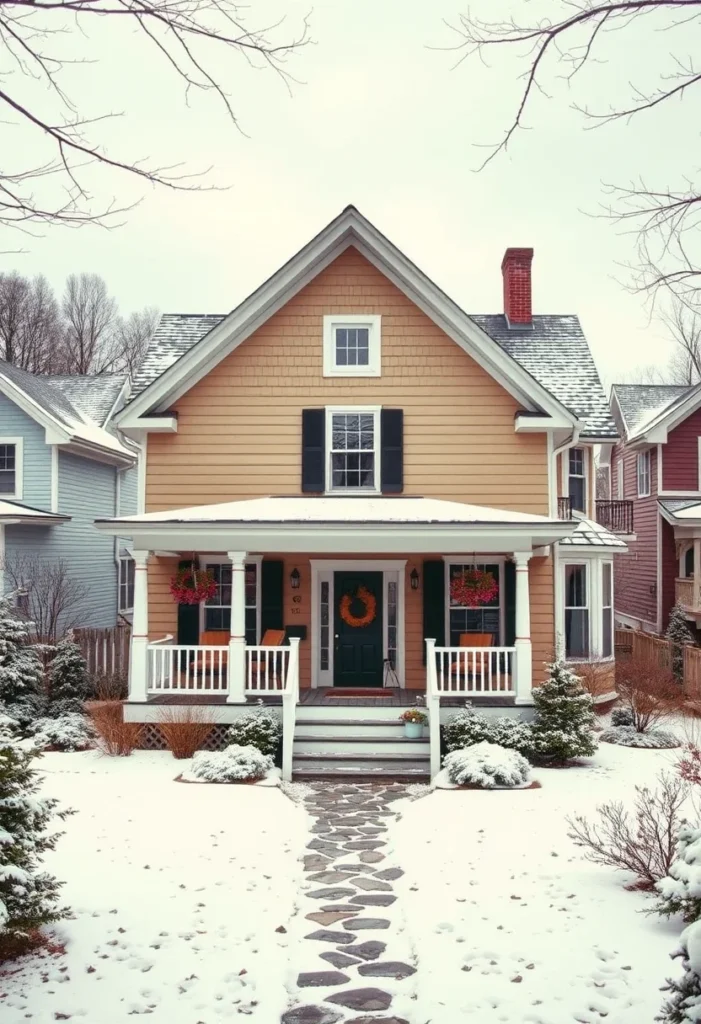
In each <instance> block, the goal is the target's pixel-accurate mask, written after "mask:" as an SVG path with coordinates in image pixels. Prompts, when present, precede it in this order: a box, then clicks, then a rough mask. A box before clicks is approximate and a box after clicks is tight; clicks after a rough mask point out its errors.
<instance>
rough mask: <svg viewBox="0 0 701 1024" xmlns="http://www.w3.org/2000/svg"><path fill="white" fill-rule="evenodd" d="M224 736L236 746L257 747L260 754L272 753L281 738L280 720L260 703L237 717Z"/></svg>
mask: <svg viewBox="0 0 701 1024" xmlns="http://www.w3.org/2000/svg"><path fill="white" fill-rule="evenodd" d="M226 738H227V740H228V741H229V743H231V744H234V745H236V746H239V747H249V746H251V747H257V749H258V750H260V752H261V754H272V755H274V754H275V752H276V751H277V749H278V746H279V744H280V740H281V739H282V722H281V721H280V717H279V715H277V714H276V713H275V711H272V710H271V709H270V708H266V707H265V706H264V705H262V704H261V705H260V706H259V707H257V708H256V709H255V710H254V711H251V712H247V713H246V714H244V715H241V717H240V718H237V719H236V721H235V722H234V724H233V725H232V726H231V728H230V729H229V731H228V733H227V736H226Z"/></svg>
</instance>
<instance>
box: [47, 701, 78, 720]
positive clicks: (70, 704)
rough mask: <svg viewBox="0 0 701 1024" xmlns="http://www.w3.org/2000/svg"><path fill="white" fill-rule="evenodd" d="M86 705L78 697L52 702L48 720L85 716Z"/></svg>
mask: <svg viewBox="0 0 701 1024" xmlns="http://www.w3.org/2000/svg"><path fill="white" fill-rule="evenodd" d="M84 714H85V704H84V703H83V701H82V700H79V699H78V698H77V697H62V698H61V700H52V701H50V703H49V706H48V707H47V709H46V717H47V718H63V716H64V715H84Z"/></svg>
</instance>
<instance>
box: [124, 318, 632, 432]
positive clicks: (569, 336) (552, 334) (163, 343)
mask: <svg viewBox="0 0 701 1024" xmlns="http://www.w3.org/2000/svg"><path fill="white" fill-rule="evenodd" d="M468 316H469V317H470V319H471V320H472V321H474V323H475V324H477V326H478V327H480V328H481V329H482V330H483V331H484V332H485V333H486V334H488V335H489V336H490V337H491V338H492V339H493V340H494V341H495V342H496V343H497V344H498V345H499V347H500V348H502V349H503V350H504V351H505V352H506V353H507V354H508V355H510V356H511V357H512V358H513V359H515V360H516V362H517V363H519V364H520V365H521V366H522V367H523V369H525V370H526V371H527V372H528V373H529V374H530V375H531V376H532V377H533V378H534V379H535V380H536V381H538V383H539V384H541V385H542V386H543V387H544V388H546V390H547V391H548V392H549V393H550V394H551V395H552V396H553V397H554V398H556V399H557V400H558V401H559V402H561V403H562V405H564V406H566V408H567V409H569V410H570V412H572V413H574V415H575V416H577V417H578V418H579V419H581V420H582V421H583V422H584V424H585V426H584V428H583V430H582V432H581V437H582V438H587V437H592V438H599V439H607V438H611V439H613V440H615V439H616V438H617V437H618V430H617V428H616V424H615V423H614V420H613V417H612V416H611V411H610V409H609V404H608V401H607V399H606V395H605V393H604V389H603V387H602V385H601V381H600V379H599V374H598V371H597V369H596V366H595V364H594V360H593V359H592V356H591V352H590V351H589V345H588V344H587V340H586V338H585V337H584V334H583V332H582V328H581V325H580V323H579V320H578V318H577V317H576V316H534V317H533V325H532V328H529V329H528V330H523V329H520V330H519V329H512V328H509V326H508V324H507V322H506V318H505V317H504V315H503V314H501V313H499V314H474V315H473V314H468ZM224 319H225V316H224V314H215V313H207V314H195V313H192V314H191V313H166V314H164V315H163V316H162V317H161V319H160V321H159V323H158V326H157V328H156V331H155V333H154V335H153V337H152V338H151V341H150V343H149V346H148V350H147V352H146V356H145V358H144V361H143V363H142V364H141V366H140V368H139V370H138V372H137V373H136V375H135V377H134V382H133V390H132V397H133V396H135V395H137V394H138V393H139V392H141V391H143V390H144V388H146V387H148V386H149V384H151V383H152V382H153V381H155V380H156V379H157V378H158V377H159V376H160V375H161V374H162V373H165V371H166V370H167V369H168V368H169V367H171V366H173V364H174V363H176V362H177V361H178V359H180V357H181V356H183V355H185V353H186V352H189V351H190V349H192V348H193V347H194V346H195V345H196V344H197V343H198V342H199V341H201V340H202V339H203V338H205V337H206V336H207V335H208V334H209V332H210V331H211V330H212V329H213V328H214V327H216V326H217V325H218V324H220V323H221V322H222V320H224Z"/></svg>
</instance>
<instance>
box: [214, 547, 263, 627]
mask: <svg viewBox="0 0 701 1024" xmlns="http://www.w3.org/2000/svg"><path fill="white" fill-rule="evenodd" d="M204 567H205V569H208V570H209V572H211V574H212V576H213V577H214V579H215V581H216V584H217V589H216V591H215V593H214V595H213V596H212V597H211V598H209V599H208V600H207V601H206V602H205V606H204V629H205V630H213V629H221V630H225V631H226V632H228V631H229V630H230V629H231V563H230V562H228V563H227V562H206V563H205V566H204ZM245 600H246V643H247V644H250V645H253V646H255V644H257V643H258V621H259V611H258V608H259V603H260V584H259V572H258V565H257V564H256V563H255V562H247V563H246V599H245Z"/></svg>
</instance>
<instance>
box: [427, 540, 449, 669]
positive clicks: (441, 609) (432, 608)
mask: <svg viewBox="0 0 701 1024" xmlns="http://www.w3.org/2000/svg"><path fill="white" fill-rule="evenodd" d="M423 598H424V629H423V639H424V641H425V640H426V638H431V637H432V638H433V639H434V640H435V641H436V645H437V646H438V647H443V646H444V644H445V564H444V562H443V559H442V558H441V559H436V560H435V561H433V560H431V561H425V562H424V565H423ZM423 663H424V665H425V664H426V644H425V643H424V644H423Z"/></svg>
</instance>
